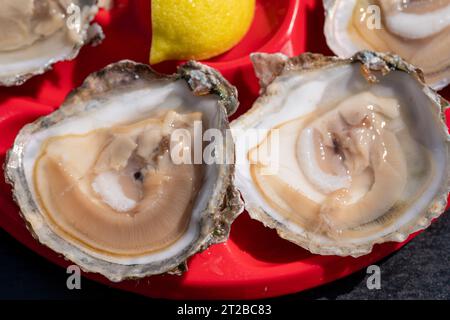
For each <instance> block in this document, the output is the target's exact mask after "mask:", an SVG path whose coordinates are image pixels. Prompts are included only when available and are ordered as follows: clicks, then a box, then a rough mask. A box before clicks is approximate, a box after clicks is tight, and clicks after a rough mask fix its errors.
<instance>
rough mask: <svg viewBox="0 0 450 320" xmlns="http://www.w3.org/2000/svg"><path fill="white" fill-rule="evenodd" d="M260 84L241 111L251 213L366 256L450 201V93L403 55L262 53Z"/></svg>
mask: <svg viewBox="0 0 450 320" xmlns="http://www.w3.org/2000/svg"><path fill="white" fill-rule="evenodd" d="M252 60H253V62H254V66H255V69H256V73H257V76H258V77H259V79H260V82H261V87H262V94H261V96H260V97H259V98H258V100H257V101H256V102H255V104H254V106H253V107H252V109H251V110H250V111H248V112H247V113H246V114H244V115H243V116H241V117H240V118H239V119H237V120H235V121H233V123H232V125H231V127H232V132H233V136H234V138H235V143H236V157H237V160H236V161H237V165H236V179H235V181H236V185H237V187H238V189H239V190H240V192H241V193H242V196H243V198H244V202H245V207H246V209H247V211H248V212H249V214H250V215H251V217H252V218H254V219H257V220H260V221H261V222H263V223H264V224H265V225H266V226H268V227H271V228H276V230H277V231H278V233H279V234H280V236H281V237H283V238H285V239H288V240H290V241H292V242H294V243H296V244H298V245H300V246H302V247H304V248H306V249H308V250H310V251H311V252H313V253H318V254H325V255H341V256H347V255H351V256H355V257H356V256H360V255H363V254H367V253H369V252H370V251H371V249H372V246H373V245H374V244H375V243H382V242H386V241H403V240H405V239H406V238H407V237H408V235H410V234H411V233H413V232H415V231H417V230H420V229H423V228H426V227H427V226H428V225H429V224H430V221H431V220H432V219H433V218H435V217H437V216H439V215H440V214H441V213H442V212H443V211H444V209H445V206H446V202H447V195H448V191H449V178H448V176H449V156H448V152H449V135H448V131H447V127H446V126H445V124H444V122H443V117H444V115H443V112H444V108H446V107H448V103H447V102H446V101H445V100H444V99H443V98H442V97H440V96H439V95H438V94H436V93H435V92H434V91H433V90H432V89H430V88H429V87H427V86H426V85H425V84H424V82H423V78H422V77H421V74H420V73H418V72H417V71H416V69H415V68H414V67H412V66H411V65H409V64H407V63H406V62H404V61H403V60H402V59H401V58H399V57H398V56H393V55H389V54H379V53H374V52H370V51H364V52H359V53H357V54H356V55H355V56H354V57H352V58H351V59H339V58H336V57H326V56H322V55H318V54H304V55H300V56H298V57H295V58H287V57H286V56H284V55H281V54H274V55H269V54H254V55H253V56H252Z"/></svg>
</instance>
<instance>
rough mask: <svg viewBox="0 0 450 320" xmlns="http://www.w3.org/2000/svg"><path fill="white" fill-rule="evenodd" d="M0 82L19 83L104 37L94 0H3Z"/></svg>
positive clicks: (0, 13)
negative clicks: (95, 22)
mask: <svg viewBox="0 0 450 320" xmlns="http://www.w3.org/2000/svg"><path fill="white" fill-rule="evenodd" d="M0 6H1V10H0V86H14V85H21V84H22V83H24V82H25V81H26V80H28V79H29V78H31V77H32V76H35V75H38V74H42V73H44V72H45V71H47V70H48V69H49V68H50V67H51V65H52V64H54V63H56V62H59V61H64V60H71V59H73V58H75V57H76V56H77V55H78V52H79V50H80V48H81V47H82V46H83V45H84V44H86V43H87V42H90V41H94V42H95V41H98V40H100V39H101V38H102V37H103V34H102V31H101V28H100V27H99V26H98V25H96V24H93V25H91V21H92V20H93V19H94V17H95V15H96V13H97V10H98V7H97V1H96V0H2V3H1V5H0Z"/></svg>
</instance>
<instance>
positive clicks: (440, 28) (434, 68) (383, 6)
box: [324, 0, 450, 89]
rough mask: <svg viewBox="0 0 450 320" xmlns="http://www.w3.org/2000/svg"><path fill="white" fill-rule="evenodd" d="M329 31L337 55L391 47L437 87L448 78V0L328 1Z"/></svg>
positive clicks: (449, 40)
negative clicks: (419, 69)
mask: <svg viewBox="0 0 450 320" xmlns="http://www.w3.org/2000/svg"><path fill="white" fill-rule="evenodd" d="M324 4H325V8H326V13H327V17H326V23H325V35H326V38H327V43H328V45H329V47H330V48H331V49H332V50H333V51H334V52H335V53H336V54H337V55H339V56H342V57H345V58H347V57H350V56H351V55H353V54H354V53H355V52H357V51H359V50H363V49H369V50H374V51H380V52H392V53H396V54H398V55H400V56H401V57H402V58H404V59H405V60H407V61H408V62H409V63H411V64H413V65H415V66H417V67H419V68H421V69H422V70H423V72H424V73H425V79H426V82H427V83H428V84H429V85H431V86H432V87H433V88H435V89H440V88H443V87H445V86H446V85H447V84H448V83H449V82H450V0H427V1H424V0H406V1H405V0H324Z"/></svg>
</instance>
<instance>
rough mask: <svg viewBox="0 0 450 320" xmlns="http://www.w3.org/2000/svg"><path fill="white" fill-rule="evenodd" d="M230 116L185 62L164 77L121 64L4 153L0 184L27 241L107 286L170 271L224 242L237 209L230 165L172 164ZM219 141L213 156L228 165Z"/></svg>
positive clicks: (231, 93) (217, 84)
mask: <svg viewBox="0 0 450 320" xmlns="http://www.w3.org/2000/svg"><path fill="white" fill-rule="evenodd" d="M237 104H238V102H237V93H236V89H235V88H234V87H232V86H230V85H229V84H228V82H226V80H224V79H223V78H222V76H221V75H220V74H218V73H217V72H216V71H214V70H213V69H211V68H209V67H206V66H204V65H201V64H199V63H195V62H188V63H186V64H185V65H183V66H181V67H180V68H179V70H178V73H177V74H174V75H172V76H163V75H160V74H157V73H155V72H154V71H153V70H152V69H150V67H149V66H147V65H144V64H138V63H135V62H132V61H121V62H118V63H115V64H112V65H109V66H108V67H106V68H105V69H103V70H101V71H99V72H97V73H94V74H92V75H90V76H89V77H88V78H87V79H86V80H85V82H84V83H83V85H82V86H81V87H80V88H78V89H75V90H74V91H73V92H72V93H71V94H70V95H69V96H68V97H67V99H66V100H65V102H64V103H63V105H62V106H61V107H60V108H59V109H58V110H56V111H55V112H53V113H51V114H50V115H48V116H45V117H43V118H40V119H38V120H36V121H35V122H33V123H31V124H28V125H26V126H25V127H24V128H23V129H22V130H21V131H20V132H19V134H18V136H17V138H16V140H15V143H14V145H13V148H12V149H11V150H10V151H9V153H8V158H7V161H6V166H5V174H6V180H7V181H8V182H9V183H11V184H12V186H13V194H14V198H15V199H16V201H17V203H18V204H19V206H20V209H21V214H22V216H23V218H24V219H25V221H26V223H27V225H28V227H29V230H30V231H31V232H32V233H33V235H34V236H35V237H36V238H37V239H38V240H39V241H40V242H41V243H43V244H45V245H47V246H48V247H50V248H51V249H53V250H54V251H56V252H58V253H61V254H63V255H64V256H65V257H66V258H67V259H69V260H71V261H73V262H74V263H76V264H78V265H79V266H80V267H82V268H83V269H84V270H86V271H89V272H98V273H101V274H103V275H104V276H105V277H107V278H109V279H110V280H112V281H120V280H123V279H125V278H138V277H143V276H147V275H153V274H160V273H165V272H169V271H170V272H180V271H182V270H183V268H184V267H185V265H184V262H185V261H186V259H187V258H188V257H190V256H192V255H193V254H195V253H196V252H198V251H199V250H203V249H205V248H206V247H208V246H209V245H210V244H213V243H217V242H221V241H224V240H225V239H226V238H227V236H228V232H229V227H230V224H231V222H232V221H233V220H234V219H235V217H236V216H237V214H238V213H240V212H241V211H242V202H241V200H240V198H239V193H238V192H237V191H236V190H235V189H234V186H233V181H232V178H233V173H234V165H233V163H232V162H231V164H230V163H229V162H218V161H210V162H205V161H202V159H200V161H199V162H197V161H189V159H188V161H179V160H180V159H177V158H176V157H174V156H173V155H174V154H175V155H176V154H179V153H180V152H181V154H182V156H183V157H185V156H186V155H187V156H191V155H192V154H193V153H194V151H195V152H197V151H196V150H195V148H194V147H193V146H195V145H196V143H197V142H198V140H194V137H200V138H201V137H202V133H203V132H205V130H208V129H215V130H218V131H220V132H225V130H227V129H228V128H229V123H228V114H231V113H233V112H234V111H235V109H236V108H237ZM177 130H178V131H177ZM176 132H178V133H179V132H182V133H186V137H187V138H186V139H179V138H176V136H175V133H176ZM196 134H200V136H196ZM224 137H225V138H224V139H223V140H222V141H219V140H218V141H217V142H216V144H215V145H214V148H216V149H217V150H218V149H220V150H223V153H224V155H225V156H227V157H230V158H234V145H233V142H232V138H231V135H225V134H224ZM196 139H197V138H196ZM203 147H204V148H203ZM206 147H207V146H203V145H202V143H201V142H200V152H203V151H204V150H205V148H206ZM216 149H214V150H216ZM176 150H178V151H179V153H173V152H175V151H176ZM183 159H187V158H183Z"/></svg>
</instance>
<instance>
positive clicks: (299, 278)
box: [0, 0, 450, 299]
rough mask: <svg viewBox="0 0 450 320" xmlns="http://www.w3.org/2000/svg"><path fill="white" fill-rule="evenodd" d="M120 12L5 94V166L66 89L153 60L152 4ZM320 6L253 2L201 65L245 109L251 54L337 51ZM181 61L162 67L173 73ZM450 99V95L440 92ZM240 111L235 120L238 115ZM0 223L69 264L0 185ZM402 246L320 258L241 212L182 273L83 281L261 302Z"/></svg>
mask: <svg viewBox="0 0 450 320" xmlns="http://www.w3.org/2000/svg"><path fill="white" fill-rule="evenodd" d="M116 3H117V6H116V7H115V8H114V9H113V10H111V11H110V12H107V11H100V12H99V14H98V16H97V21H98V22H99V23H100V24H101V25H102V26H103V28H104V31H105V34H106V39H105V41H104V42H103V43H102V44H101V45H99V46H98V47H85V48H83V49H82V51H81V53H80V55H79V56H78V57H77V58H76V59H75V60H74V61H70V62H63V63H58V64H57V65H55V66H54V69H53V70H52V71H50V72H47V73H46V74H45V75H43V76H38V77H35V78H33V79H31V80H29V81H28V82H27V83H26V84H24V85H23V86H20V87H15V88H0V132H1V134H0V157H1V159H0V161H1V162H4V158H5V153H6V151H7V150H8V149H9V148H10V147H11V145H12V143H13V140H14V138H15V136H16V134H17V132H18V131H19V130H20V128H22V126H23V125H25V124H26V123H29V122H31V121H34V120H35V119H36V118H38V117H40V116H43V115H46V114H48V113H50V112H52V111H53V110H54V109H55V108H57V107H58V106H59V105H60V104H61V102H62V101H63V99H64V97H65V96H66V95H67V93H68V92H69V91H70V90H71V89H72V88H75V87H77V86H79V85H80V84H81V83H82V81H83V79H84V78H85V77H86V76H87V75H88V74H90V73H91V72H93V71H95V70H98V69H100V68H102V67H104V66H106V65H107V64H109V63H111V62H115V61H118V60H120V59H133V60H136V61H141V62H147V61H148V54H149V50H150V41H151V32H150V0H134V1H132V0H116ZM323 20H324V14H323V8H322V5H321V1H319V0H317V1H315V0H303V1H302V0H283V1H281V0H279V1H270V0H257V10H256V15H255V19H254V22H253V25H252V27H251V30H250V32H249V33H248V34H247V36H246V37H245V38H244V39H243V40H242V41H241V43H240V44H238V45H237V46H236V47H235V48H233V49H232V50H230V51H229V52H227V53H225V54H223V55H222V56H220V57H217V58H214V59H211V60H208V61H205V62H206V63H208V64H209V65H211V66H213V67H215V68H217V69H219V70H220V71H221V72H222V73H223V74H224V75H225V77H227V79H228V80H229V81H230V82H232V83H233V84H234V85H236V86H237V87H238V89H239V95H240V101H241V106H240V109H239V112H238V114H237V115H239V114H241V113H243V112H245V111H246V110H248V108H249V107H250V106H251V104H252V102H253V101H254V99H255V97H256V95H257V91H258V85H257V81H256V78H255V76H254V73H253V70H252V67H251V65H250V61H249V58H248V54H249V53H251V52H254V51H263V52H279V51H281V52H284V53H286V54H288V55H296V54H299V53H301V52H304V51H313V52H321V53H325V54H331V52H330V50H329V49H328V48H327V46H326V43H325V39H324V37H323V32H322V30H323ZM175 66H176V63H175V62H169V63H163V64H160V65H158V66H156V68H157V69H158V70H160V71H168V72H170V71H173V70H174V68H175ZM443 94H444V96H446V97H447V98H449V97H450V90H449V89H447V90H446V91H444V92H443ZM237 115H235V116H234V117H236V116H237ZM0 188H1V189H0V226H1V227H2V228H3V229H5V230H6V231H7V232H9V233H10V234H11V235H12V236H13V237H15V238H16V239H17V240H18V241H20V242H22V243H23V244H24V245H26V246H27V247H28V248H30V249H31V250H33V251H35V252H37V253H38V254H40V255H41V256H43V257H45V258H47V259H48V260H50V261H52V262H53V263H56V264H58V265H60V266H62V267H67V266H68V265H69V264H70V262H68V261H66V260H64V259H63V258H62V256H61V255H58V254H56V253H54V252H53V251H51V250H50V249H48V248H46V247H44V246H42V245H40V244H39V243H38V242H37V241H36V240H34V239H33V238H32V237H31V235H30V233H29V232H28V231H27V230H26V228H25V224H24V222H23V220H22V219H21V218H20V216H19V208H18V207H17V206H16V204H15V203H14V202H13V200H12V196H11V189H10V186H9V185H6V184H5V183H4V181H3V179H1V182H0ZM413 237H414V235H413V236H411V237H409V239H408V240H406V241H405V242H403V243H385V244H383V245H376V246H375V247H374V249H373V252H372V253H371V254H369V255H366V256H363V257H360V258H357V259H355V258H351V257H346V258H342V257H336V256H319V255H314V254H311V253H309V252H308V251H306V250H303V249H302V248H300V247H298V246H296V245H294V244H292V243H290V242H288V241H285V240H283V239H281V238H279V237H278V236H277V234H276V232H275V231H273V230H271V229H267V228H265V227H264V226H263V225H262V224H261V223H259V222H257V221H254V220H251V219H250V218H249V216H248V215H247V213H243V214H242V215H241V216H240V217H239V218H238V219H237V220H236V222H235V223H234V224H233V227H232V230H231V235H230V238H229V240H228V241H227V242H226V243H223V244H218V245H214V246H212V247H210V248H209V249H207V250H205V251H204V252H202V253H199V254H197V255H195V256H194V257H192V258H191V259H190V260H189V262H188V266H189V271H188V272H187V273H185V274H184V275H183V276H173V275H161V276H153V277H148V278H144V279H141V280H133V281H131V280H130V281H124V282H121V283H111V282H109V281H108V280H106V279H105V278H104V277H102V276H100V275H98V274H90V273H86V274H85V276H86V277H87V278H90V279H93V280H96V281H99V282H102V283H104V284H107V285H110V286H113V287H116V288H120V289H124V290H128V291H132V292H136V293H139V294H143V295H146V296H150V297H163V298H173V299H256V298H267V297H274V296H279V295H284V294H289V293H294V292H298V291H301V290H305V289H308V288H312V287H316V286H319V285H322V284H325V283H327V282H330V281H333V280H336V279H339V278H342V277H344V276H346V275H349V274H351V273H353V272H355V271H357V270H360V269H362V268H364V267H366V266H368V265H370V264H373V263H375V262H376V261H378V260H380V259H381V258H383V257H385V256H387V255H388V254H390V253H392V252H394V251H395V250H398V249H399V248H401V247H402V246H403V245H404V244H405V243H406V242H408V241H410V240H411V239H412V238H413Z"/></svg>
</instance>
